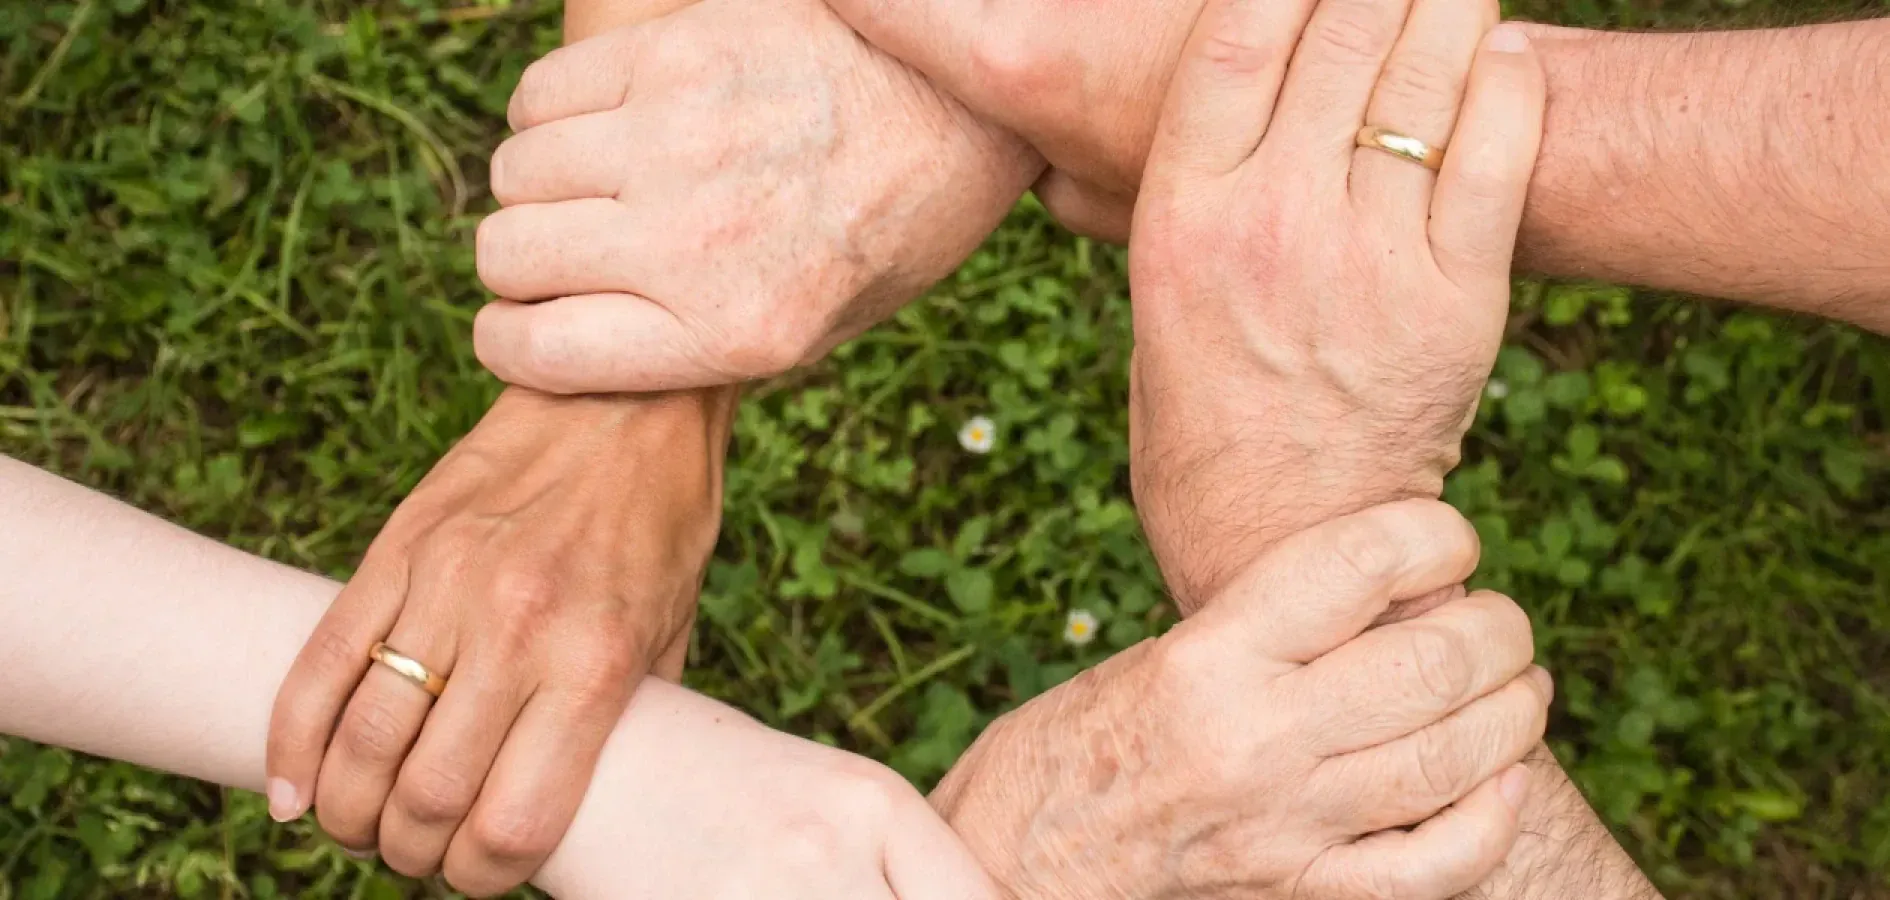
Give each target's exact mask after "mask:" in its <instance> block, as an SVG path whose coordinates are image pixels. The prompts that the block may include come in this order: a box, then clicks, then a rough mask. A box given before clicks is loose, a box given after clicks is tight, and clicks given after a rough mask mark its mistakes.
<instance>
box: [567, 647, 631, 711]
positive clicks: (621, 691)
mask: <svg viewBox="0 0 1890 900" xmlns="http://www.w3.org/2000/svg"><path fill="white" fill-rule="evenodd" d="M636 646H637V645H636V644H635V643H634V642H632V641H628V640H622V641H619V640H614V639H609V638H598V639H596V641H595V643H594V644H593V645H592V647H591V648H590V649H589V650H587V651H580V652H578V653H576V654H574V657H573V658H574V660H575V661H574V663H573V667H574V672H573V681H574V682H575V683H576V687H577V690H578V692H579V698H580V699H581V700H585V701H590V702H593V703H595V702H600V701H614V700H621V699H624V698H626V697H627V689H628V688H629V686H630V682H631V681H632V680H633V679H636V678H638V677H640V676H642V675H643V674H644V672H642V671H639V670H638V664H639V663H640V662H643V661H644V658H643V656H642V654H640V653H638V652H636V650H635V647H636Z"/></svg>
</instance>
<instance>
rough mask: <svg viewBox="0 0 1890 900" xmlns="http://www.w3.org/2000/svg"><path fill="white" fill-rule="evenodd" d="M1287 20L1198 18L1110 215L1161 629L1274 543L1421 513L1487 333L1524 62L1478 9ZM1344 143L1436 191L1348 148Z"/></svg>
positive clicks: (1289, 12)
mask: <svg viewBox="0 0 1890 900" xmlns="http://www.w3.org/2000/svg"><path fill="white" fill-rule="evenodd" d="M1313 5H1314V4H1313V0H1294V2H1283V3H1274V2H1249V0H1216V2H1214V3H1213V4H1211V5H1210V6H1209V7H1208V9H1207V10H1206V11H1205V12H1203V14H1202V18H1201V21H1200V23H1199V25H1198V26H1197V28H1196V31H1195V34H1194V36H1193V38H1192V39H1191V41H1190V44H1189V49H1188V52H1187V54H1186V56H1184V58H1183V59H1182V61H1181V65H1180V68H1179V69H1178V70H1177V74H1176V76H1175V84H1174V87H1173V93H1172V95H1171V97H1170V100H1169V104H1168V108H1167V111H1166V113H1165V116H1164V118H1163V121H1162V126H1161V129H1160V132H1159V134H1158V136H1157V138H1156V144H1155V149H1154V151H1153V152H1152V153H1151V155H1150V159H1149V169H1148V174H1147V178H1146V181H1145V183H1144V185H1143V187H1142V193H1141V197H1140V200H1139V202H1138V204H1137V207H1136V219H1135V239H1134V240H1133V241H1132V242H1131V244H1130V248H1129V269H1130V281H1131V287H1132V289H1133V291H1134V292H1135V309H1134V316H1135V333H1136V351H1135V357H1134V362H1133V365H1132V369H1131V382H1130V407H1131V412H1130V433H1131V447H1132V456H1131V460H1132V472H1131V474H1132V483H1133V486H1134V489H1135V496H1136V500H1137V503H1138V506H1139V507H1140V511H1141V514H1142V518H1143V521H1144V523H1145V525H1146V526H1147V530H1148V534H1149V540H1150V543H1151V545H1152V546H1153V548H1154V550H1155V554H1156V556H1157V558H1158V559H1159V560H1160V562H1161V564H1162V568H1163V572H1164V574H1166V575H1167V576H1168V580H1169V584H1170V587H1171V589H1173V590H1174V591H1175V592H1176V595H1177V597H1178V599H1179V600H1180V601H1181V603H1182V604H1183V607H1184V608H1191V607H1192V606H1193V605H1194V604H1197V603H1198V602H1199V599H1200V598H1202V597H1205V596H1208V595H1210V594H1212V593H1213V592H1214V591H1215V590H1216V587H1217V586H1218V585H1219V584H1220V583H1222V582H1223V581H1224V580H1225V579H1226V578H1227V577H1228V576H1230V575H1231V574H1232V573H1233V572H1235V571H1237V570H1238V569H1239V568H1240V567H1241V566H1243V565H1245V564H1246V562H1247V561H1248V560H1250V559H1252V558H1253V556H1254V555H1255V554H1256V553H1257V552H1258V551H1259V550H1260V549H1262V548H1264V547H1265V546H1266V545H1268V544H1270V543H1271V542H1273V541H1275V540H1277V539H1279V537H1280V536H1282V535H1284V534H1289V533H1291V532H1293V531H1297V530H1299V529H1300V528H1304V527H1306V526H1307V525H1309V524H1311V523H1314V522H1319V521H1323V520H1325V519H1328V518H1331V517H1333V516H1334V515H1338V514H1340V513H1344V512H1347V511H1349V510H1352V509H1357V508H1359V507H1361V506H1364V505H1368V504H1372V503H1380V502H1384V501H1386V500H1390V499H1396V498H1399V497H1415V496H1432V497H1434V496H1437V494H1438V492H1439V491H1440V490H1441V489H1442V485H1443V477H1444V475H1445V473H1446V472H1448V471H1449V470H1450V469H1451V468H1452V467H1453V466H1454V465H1456V462H1457V459H1458V455H1459V443H1460V441H1461V440H1462V437H1463V433H1464V431H1465V429H1466V428H1468V426H1469V424H1470V422H1471V419H1472V417H1473V416H1474V414H1475V410H1476V403H1477V398H1478V396H1479V394H1480V393H1481V391H1482V388H1483V385H1484V382H1485V380H1486V379H1487V377H1488V375H1489V371H1490V368H1491V366H1492V365H1493V364H1494V363H1495V359H1496V352H1497V349H1498V347H1499V346H1500V344H1501V340H1502V335H1503V323H1504V319H1505V316H1506V315H1507V313H1508V310H1509V265H1510V254H1511V251H1512V248H1513V247H1514V243H1515V236H1516V229H1517V225H1518V223H1519V221H1520V220H1521V216H1522V209H1523V194H1524V190H1525V188H1526V186H1527V184H1528V181H1529V174H1530V170H1531V168H1532V166H1533V163H1534V159H1535V153H1536V147H1537V143H1538V141H1539V138H1540V134H1541V127H1542V114H1543V81H1542V72H1541V68H1540V66H1539V65H1538V64H1537V60H1536V57H1535V55H1534V53H1533V52H1532V51H1531V49H1530V47H1529V43H1528V41H1527V40H1526V39H1524V38H1523V36H1522V34H1521V33H1520V32H1519V31H1517V30H1515V27H1514V26H1503V27H1501V28H1498V29H1496V30H1495V31H1491V26H1492V25H1494V24H1495V23H1496V20H1497V8H1496V4H1495V3H1493V2H1490V0H1417V3H1416V5H1415V8H1414V10H1413V11H1412V12H1411V15H1410V18H1409V20H1408V21H1407V20H1406V19H1405V8H1404V7H1403V6H1402V5H1401V4H1399V3H1396V2H1357V0H1324V2H1323V3H1320V4H1319V5H1318V8H1317V10H1316V11H1314V10H1313ZM1308 15H1310V21H1309V22H1308V21H1306V20H1307V18H1308ZM1302 26H1304V28H1305V34H1304V36H1303V37H1301V38H1299V39H1298V45H1297V46H1298V49H1297V51H1296V52H1294V53H1292V54H1291V56H1290V61H1291V65H1292V68H1291V71H1290V75H1289V74H1288V69H1287V64H1288V61H1289V55H1288V53H1287V52H1286V50H1287V49H1289V48H1292V47H1293V46H1294V39H1293V35H1295V34H1298V33H1299V32H1300V30H1301V28H1302ZM1400 32H1402V33H1400ZM1486 33H1487V34H1489V35H1490V36H1491V40H1489V41H1487V42H1486V41H1485V40H1484V37H1485V34H1486ZM1479 48H1481V49H1479ZM1473 62H1474V65H1473ZM1381 70H1382V74H1381ZM1282 82H1284V84H1282ZM1466 85H1467V86H1468V95H1467V97H1466V96H1465V90H1466ZM1459 106H1461V107H1462V114H1461V115H1459V110H1458V108H1459ZM1366 123H1371V124H1374V125H1382V126H1385V127H1390V128H1393V129H1395V130H1397V131H1400V132H1403V133H1406V134H1408V135H1410V136H1412V137H1415V138H1418V139H1420V140H1422V141H1425V142H1427V143H1429V144H1430V145H1431V146H1433V147H1441V148H1447V149H1446V151H1445V156H1444V163H1443V170H1442V172H1441V173H1437V174H1433V173H1432V172H1431V171H1429V170H1428V169H1426V168H1424V167H1423V166H1420V165H1418V164H1416V163H1413V162H1410V161H1408V160H1405V159H1401V158H1398V157H1395V156H1392V155H1391V154H1389V153H1385V152H1383V151H1380V150H1376V149H1362V148H1357V147H1355V146H1354V139H1355V136H1356V135H1357V133H1358V131H1359V129H1360V127H1361V126H1362V125H1365V124H1366Z"/></svg>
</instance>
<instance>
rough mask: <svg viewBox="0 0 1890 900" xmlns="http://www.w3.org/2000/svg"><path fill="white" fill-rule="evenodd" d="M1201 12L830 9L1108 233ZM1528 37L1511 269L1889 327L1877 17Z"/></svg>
mask: <svg viewBox="0 0 1890 900" xmlns="http://www.w3.org/2000/svg"><path fill="white" fill-rule="evenodd" d="M1204 2H1205V0H1150V2H1144V0H1098V2H1092V3H1082V4H1072V3H1057V2H1045V0H833V3H834V8H835V9H836V10H838V11H839V12H840V14H841V16H842V17H843V18H845V19H846V20H847V21H848V22H849V23H850V24H852V25H853V26H854V27H856V28H858V29H859V30H860V33H861V34H863V35H865V36H866V37H867V38H868V39H869V40H871V41H873V42H874V43H875V44H877V45H879V46H881V47H883V48H885V49H886V50H887V51H888V52H890V53H892V54H893V55H894V56H897V57H899V58H900V59H902V60H904V61H906V62H907V63H908V64H910V65H912V66H913V67H914V68H916V69H918V70H919V71H920V72H923V73H924V74H925V75H926V77H927V78H929V79H931V81H932V82H933V83H934V84H937V85H939V86H940V87H941V88H943V89H944V90H945V91H946V92H947V93H949V94H951V95H952V96H954V97H957V98H959V99H960V100H961V101H963V102H964V103H965V105H967V106H968V107H970V108H971V109H972V110H973V111H974V112H976V113H977V114H978V115H979V116H981V117H983V118H984V119H986V120H987V121H990V122H993V123H996V124H999V125H1002V126H1004V127H1006V128H1009V129H1011V130H1012V131H1013V132H1015V133H1017V134H1018V135H1020V136H1022V137H1023V138H1024V139H1025V140H1026V141H1028V142H1029V143H1030V144H1031V145H1032V146H1033V147H1035V148H1036V149H1037V150H1038V151H1039V152H1040V153H1041V154H1042V156H1043V157H1044V159H1045V164H1046V165H1047V167H1048V171H1047V174H1046V175H1044V176H1043V177H1042V178H1041V179H1040V180H1039V182H1038V184H1037V191H1038V194H1039V195H1040V196H1041V197H1042V198H1043V199H1044V201H1045V203H1046V204H1047V205H1048V206H1049V207H1050V208H1051V209H1052V211H1054V212H1056V213H1057V214H1058V215H1059V217H1060V218H1062V219H1063V220H1064V222H1065V223H1066V224H1069V225H1070V226H1071V227H1073V228H1076V229H1077V230H1079V231H1084V232H1086V233H1090V234H1094V235H1097V236H1101V237H1106V238H1109V239H1112V240H1116V241H1124V240H1126V239H1127V236H1128V230H1127V229H1128V225H1129V222H1130V217H1131V214H1132V209H1133V206H1134V200H1135V196H1136V191H1137V188H1138V186H1139V185H1140V183H1141V178H1142V173H1143V170H1144V164H1145V162H1146V159H1147V154H1148V150H1149V146H1150V144H1151V143H1152V142H1153V140H1154V135H1155V123H1156V121H1157V119H1158V117H1159V115H1160V109H1161V100H1162V97H1163V95H1164V91H1165V90H1166V86H1167V84H1168V82H1169V79H1170V78H1171V77H1172V74H1173V72H1174V70H1175V65H1176V60H1177V59H1178V58H1179V57H1180V55H1181V52H1182V46H1183V43H1184V42H1185V40H1186V37H1187V34H1188V28H1189V25H1190V23H1192V22H1194V21H1195V20H1196V18H1197V17H1198V15H1199V14H1200V11H1201V9H1202V7H1203V5H1204ZM1532 35H1533V37H1534V40H1535V44H1536V47H1537V52H1538V53H1539V55H1540V56H1541V59H1542V62H1543V70H1544V74H1545V77H1546V81H1547V85H1548V92H1549V105H1548V114H1547V119H1546V122H1545V125H1544V134H1543V145H1542V152H1541V156H1540V159H1539V160H1538V163H1537V168H1536V172H1535V174H1534V176H1533V177H1532V179H1531V183H1530V192H1529V205H1528V208H1527V209H1526V210H1525V213H1524V216H1523V223H1522V231H1521V237H1520V239H1519V243H1518V252H1517V263H1518V264H1519V266H1520V267H1521V268H1523V269H1525V270H1527V271H1531V272H1537V273H1541V274H1547V275H1558V276H1572V277H1581V278H1596V279H1603V280H1607V281H1614V282H1621V283H1628V284H1641V285H1648V286H1651V287H1657V288H1665V289H1670V290H1675V291H1684V292H1688V293H1695V294H1704V295H1708V296H1715V297H1726V298H1730V299H1738V300H1746V301H1749V302H1753V303H1758V304H1762V305H1766V306H1771V307H1775V308H1778V309H1783V310H1791V311H1795V312H1806V313H1813V314H1816V315H1821V316H1827V317H1831V318H1837V319H1842V320H1845V321H1849V322H1852V323H1855V324H1858V325H1861V326H1863V327H1866V328H1870V329H1872V330H1875V331H1879V332H1882V331H1890V262H1886V261H1885V259H1884V257H1883V255H1882V253H1881V251H1880V249H1879V248H1881V247H1882V241H1883V239H1884V237H1885V236H1886V235H1890V170H1886V169H1885V168H1884V167H1883V166H1882V165H1881V164H1880V162H1879V160H1880V159H1881V152H1880V148H1881V147H1882V146H1883V145H1884V143H1885V142H1886V141H1890V104H1885V103H1883V102H1882V98H1884V97H1885V96H1890V71H1885V69H1884V67H1882V66H1871V65H1858V61H1859V60H1871V59H1881V58H1883V57H1884V55H1885V54H1886V53H1890V21H1881V20H1880V21H1872V22H1854V23H1844V24H1831V25H1817V26H1811V27H1804V28H1792V29H1772V30H1751V31H1738V32H1718V33H1705V34H1679V33H1667V34H1632V33H1607V32H1598V31H1584V30H1577V29H1568V28H1547V27H1537V28H1533V29H1532ZM1271 37H1272V39H1273V40H1274V41H1276V42H1277V41H1283V40H1284V41H1290V40H1291V39H1292V38H1293V37H1294V35H1292V34H1290V33H1282V34H1277V35H1272V36H1271ZM1434 74H1437V73H1433V72H1428V71H1427V72H1426V73H1424V75H1423V76H1421V77H1430V76H1432V75H1434ZM1761 138H1762V139H1761Z"/></svg>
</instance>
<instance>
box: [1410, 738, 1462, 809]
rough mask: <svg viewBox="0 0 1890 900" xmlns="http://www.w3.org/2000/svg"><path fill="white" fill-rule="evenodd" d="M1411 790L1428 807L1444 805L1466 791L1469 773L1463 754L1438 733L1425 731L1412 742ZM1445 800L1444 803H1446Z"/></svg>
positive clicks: (1448, 739)
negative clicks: (1415, 782)
mask: <svg viewBox="0 0 1890 900" xmlns="http://www.w3.org/2000/svg"><path fill="white" fill-rule="evenodd" d="M1413 745H1414V746H1413V749H1412V752H1413V754H1415V755H1416V759H1415V760H1414V761H1413V763H1412V765H1413V767H1414V771H1415V774H1416V778H1417V784H1416V785H1415V787H1416V788H1417V789H1418V790H1419V791H1420V792H1421V793H1422V795H1423V796H1424V797H1425V798H1426V799H1427V801H1429V802H1430V803H1436V802H1438V801H1443V802H1448V800H1449V799H1455V798H1456V797H1459V796H1461V795H1462V793H1463V792H1464V791H1466V790H1468V789H1469V787H1470V785H1468V784H1467V783H1466V782H1467V781H1468V780H1469V778H1470V776H1471V774H1472V772H1471V768H1470V766H1469V765H1467V763H1468V762H1469V759H1468V758H1467V756H1466V754H1465V753H1464V752H1463V751H1462V750H1460V749H1458V748H1456V747H1455V746H1454V745H1453V744H1452V742H1451V739H1450V737H1449V736H1448V735H1446V734H1445V733H1444V732H1443V731H1442V729H1438V728H1427V729H1425V730H1423V731H1420V732H1418V733H1417V736H1416V738H1415V739H1414V741H1413ZM1446 798H1448V799H1446Z"/></svg>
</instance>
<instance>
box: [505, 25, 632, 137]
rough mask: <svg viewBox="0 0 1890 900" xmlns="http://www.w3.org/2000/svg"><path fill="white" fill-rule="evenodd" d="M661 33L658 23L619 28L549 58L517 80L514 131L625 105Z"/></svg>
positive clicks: (511, 111) (508, 115)
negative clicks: (642, 62) (641, 63)
mask: <svg viewBox="0 0 1890 900" xmlns="http://www.w3.org/2000/svg"><path fill="white" fill-rule="evenodd" d="M657 21H658V22H660V21H661V20H657ZM658 31H659V26H657V25H656V24H655V23H650V24H643V25H632V26H629V27H623V28H617V29H615V30H612V31H607V32H605V33H603V34H600V35H597V36H595V37H592V38H589V39H587V40H583V41H579V42H578V43H575V44H571V45H570V46H567V47H560V48H558V49H556V50H553V51H551V52H550V53H547V54H545V55H544V57H542V58H541V59H539V60H538V61H537V62H534V63H532V64H531V65H529V66H526V67H525V71H524V72H523V73H522V74H520V75H519V79H518V87H516V88H513V89H512V100H511V102H510V103H509V104H507V106H506V109H505V119H506V121H507V122H509V123H511V125H512V130H513V131H525V130H527V129H531V128H536V127H538V126H540V125H543V124H545V123H546V122H550V121H553V120H556V119H564V118H569V117H571V116H581V115H584V114H585V113H595V112H603V111H604V110H607V109H614V108H616V107H619V106H622V105H623V103H624V100H625V99H627V98H628V97H629V96H630V91H631V89H632V87H633V85H632V84H631V78H632V75H633V74H634V73H635V71H636V67H637V63H638V61H639V59H640V58H641V56H642V55H643V54H644V53H645V52H646V50H647V48H648V47H650V46H652V45H653V42H655V41H657V40H660V35H659V34H658Z"/></svg>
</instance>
